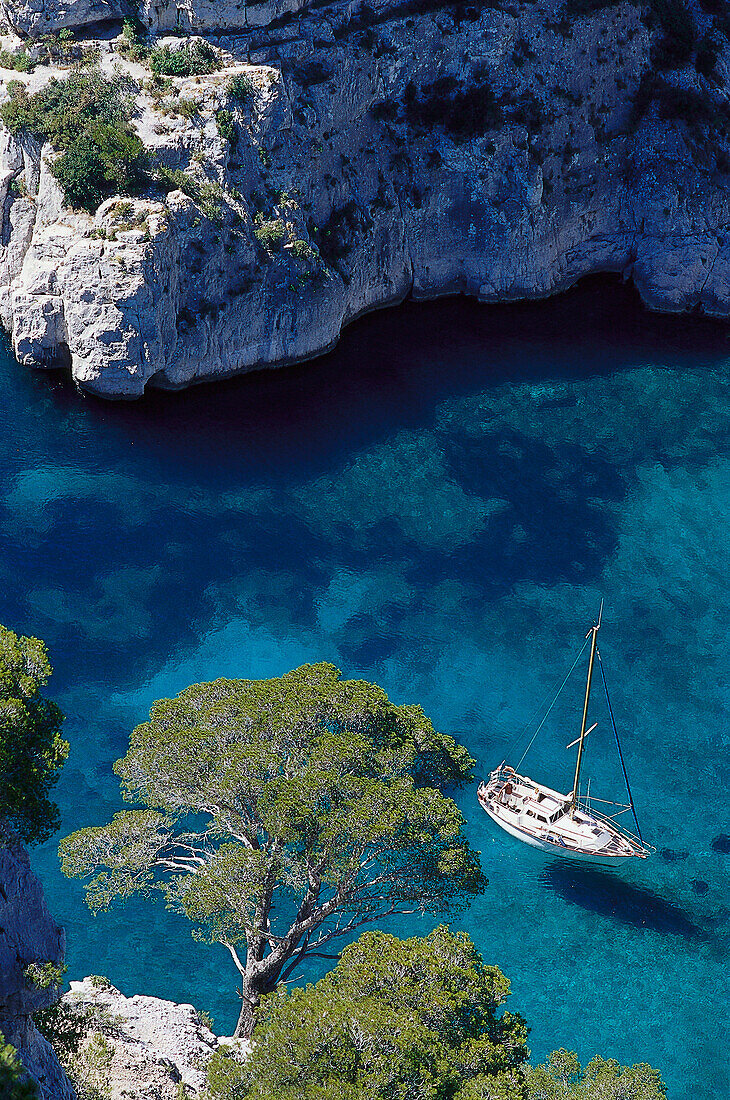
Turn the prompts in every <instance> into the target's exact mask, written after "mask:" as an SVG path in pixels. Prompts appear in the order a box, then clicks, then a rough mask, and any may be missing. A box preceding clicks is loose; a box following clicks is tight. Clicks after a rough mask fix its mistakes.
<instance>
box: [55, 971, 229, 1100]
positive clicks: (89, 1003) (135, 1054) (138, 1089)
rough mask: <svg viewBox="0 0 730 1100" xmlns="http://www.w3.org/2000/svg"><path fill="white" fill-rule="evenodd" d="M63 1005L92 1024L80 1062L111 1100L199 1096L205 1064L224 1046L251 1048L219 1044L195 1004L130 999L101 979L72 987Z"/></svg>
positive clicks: (219, 1041) (88, 980)
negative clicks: (92, 1053)
mask: <svg viewBox="0 0 730 1100" xmlns="http://www.w3.org/2000/svg"><path fill="white" fill-rule="evenodd" d="M62 1003H63V1006H64V1008H65V1009H66V1010H67V1011H69V1012H71V1013H74V1014H79V1013H80V1014H83V1015H84V1016H85V1017H86V1019H87V1020H89V1021H90V1030H89V1033H88V1035H87V1037H86V1039H85V1041H84V1046H83V1048H82V1056H81V1061H82V1063H84V1062H85V1066H86V1075H87V1078H88V1077H89V1076H94V1077H95V1078H96V1081H95V1083H96V1084H97V1087H98V1086H99V1085H101V1086H102V1090H103V1092H104V1094H105V1095H107V1096H108V1097H109V1098H110V1100H179V1098H180V1097H181V1096H187V1097H196V1096H200V1095H201V1094H202V1093H203V1092H204V1089H205V1069H206V1065H207V1063H208V1061H209V1059H210V1057H211V1055H212V1054H213V1053H214V1051H215V1050H217V1049H218V1047H219V1046H220V1045H221V1043H226V1044H233V1045H235V1046H236V1048H237V1049H238V1051H239V1053H240V1054H243V1055H245V1053H246V1051H247V1049H248V1044H247V1043H245V1042H243V1041H242V1040H236V1039H218V1038H217V1037H216V1036H215V1035H214V1034H213V1032H212V1031H211V1030H210V1028H208V1027H207V1026H206V1024H205V1023H203V1022H202V1020H201V1018H200V1016H199V1015H198V1013H197V1012H196V1011H195V1009H194V1008H193V1007H192V1005H184V1004H183V1005H178V1004H174V1003H173V1002H172V1001H164V1000H161V999H160V998H159V997H125V996H124V994H122V993H120V992H119V990H118V989H115V988H114V986H112V985H110V984H109V983H108V982H105V981H104V980H103V979H99V978H85V979H84V980H83V981H82V982H71V990H70V992H69V993H66V994H65V995H64V997H63V1002H62ZM99 1040H101V1043H99ZM94 1042H96V1044H97V1045H96V1048H95V1057H94V1059H93V1061H91V1062H90V1061H89V1059H86V1060H84V1058H83V1050H84V1049H85V1050H88V1049H89V1044H90V1043H91V1044H93V1043H94ZM92 1049H94V1048H92ZM92 1067H93V1068H92Z"/></svg>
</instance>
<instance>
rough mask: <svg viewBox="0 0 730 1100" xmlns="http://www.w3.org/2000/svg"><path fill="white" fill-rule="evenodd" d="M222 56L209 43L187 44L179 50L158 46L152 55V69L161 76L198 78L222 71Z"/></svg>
mask: <svg viewBox="0 0 730 1100" xmlns="http://www.w3.org/2000/svg"><path fill="white" fill-rule="evenodd" d="M220 67H221V62H220V55H219V53H218V51H217V50H216V49H215V47H214V46H211V45H210V43H209V42H204V41H200V40H197V39H196V40H195V41H193V42H185V43H184V45H182V46H181V47H180V49H178V50H171V49H170V47H169V46H156V47H155V48H154V50H152V52H151V54H150V68H151V69H152V72H153V73H155V74H157V75H159V76H196V75H202V74H204V73H214V72H215V71H216V69H220Z"/></svg>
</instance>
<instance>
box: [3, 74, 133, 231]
mask: <svg viewBox="0 0 730 1100" xmlns="http://www.w3.org/2000/svg"><path fill="white" fill-rule="evenodd" d="M8 91H9V93H10V96H11V98H10V101H9V102H8V103H4V104H3V105H2V107H0V118H2V121H3V122H4V123H5V125H6V126H7V127H8V129H9V130H10V131H11V133H13V134H17V133H20V132H21V131H22V130H26V131H28V132H29V133H31V134H33V135H34V136H35V137H36V138H38V139H39V140H46V141H48V142H50V144H51V145H52V146H53V147H54V149H58V150H60V151H62V153H63V155H62V156H60V157H58V159H57V160H55V161H54V163H53V164H52V165H51V171H52V172H53V174H54V176H56V178H57V179H58V181H59V183H60V184H61V187H62V189H63V193H64V195H65V197H66V200H67V202H69V203H71V205H72V206H77V207H82V208H83V209H85V210H89V211H92V212H93V211H94V210H96V208H97V206H98V205H99V203H101V202H102V201H103V200H104V199H105V198H107V197H108V196H109V195H113V194H133V193H134V192H135V191H137V190H139V188H140V186H142V184H143V183H144V182H145V176H144V167H145V150H144V146H143V145H142V142H141V141H140V139H139V138H138V137H137V135H136V134H135V133H134V132H133V130H132V128H131V127H130V125H129V121H128V117H129V107H128V105H127V103H126V102H125V98H124V85H123V82H122V81H120V80H108V79H106V77H104V76H102V74H101V73H100V72H99V71H98V70H91V71H85V72H84V71H78V72H72V73H70V74H69V76H68V78H67V79H66V80H56V79H54V80H51V81H50V82H49V83H48V84H47V85H46V86H45V87H44V88H42V89H41V91H39V92H36V93H35V95H28V93H27V91H26V89H25V86H24V85H23V84H22V83H21V82H20V81H11V82H10V84H9V85H8Z"/></svg>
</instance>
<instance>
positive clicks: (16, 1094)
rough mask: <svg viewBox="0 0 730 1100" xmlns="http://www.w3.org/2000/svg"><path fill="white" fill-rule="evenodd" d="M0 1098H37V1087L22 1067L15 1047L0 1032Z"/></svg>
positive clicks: (21, 1099) (29, 1099)
mask: <svg viewBox="0 0 730 1100" xmlns="http://www.w3.org/2000/svg"><path fill="white" fill-rule="evenodd" d="M0 1100H38V1089H37V1088H36V1085H35V1083H34V1082H33V1081H31V1080H30V1079H29V1078H28V1077H27V1076H26V1073H25V1071H24V1069H23V1064H22V1062H21V1061H20V1059H19V1058H18V1052H17V1051H16V1049H15V1047H11V1046H10V1044H9V1043H6V1042H5V1040H4V1038H3V1035H2V1034H0Z"/></svg>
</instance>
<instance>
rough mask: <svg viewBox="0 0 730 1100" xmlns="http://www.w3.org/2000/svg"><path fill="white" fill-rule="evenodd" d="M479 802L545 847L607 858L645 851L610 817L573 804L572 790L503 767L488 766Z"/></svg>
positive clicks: (522, 835)
mask: <svg viewBox="0 0 730 1100" xmlns="http://www.w3.org/2000/svg"><path fill="white" fill-rule="evenodd" d="M479 802H480V803H481V805H482V808H483V809H484V810H485V811H486V812H487V813H488V814H489V816H490V817H491V818H492V820H493V821H495V822H496V823H497V824H498V825H500V826H501V827H502V828H503V829H505V830H506V831H507V832H509V833H510V834H511V835H512V836H515V837H516V838H517V839H519V840H524V841H526V842H527V843H530V844H532V845H533V846H534V847H538V848H542V849H543V850H547V851H550V850H553V851H555V852H558V853H561V854H564V855H576V856H581V857H584V858H590V857H594V858H603V859H605V860H607V861H609V862H612V861H613V860H616V859H623V858H626V857H631V856H638V857H640V858H642V857H644V856H645V855H646V854H647V851H646V849H645V848H644V846H643V845H642V844H640V843H639V842H638V841H637V840H635V839H634V838H633V837H632V836H631V835H630V834H628V833H625V832H624V831H623V830H622V829H620V828H619V827H618V826H617V825H616V824H615V822H613V821H612V820H611V819H610V818H607V817H605V816H604V815H603V814H599V813H596V812H594V811H592V810H590V809H589V808H587V807H585V806H583V805H580V804H579V805H578V806H577V807H576V808H575V809H573V808H572V803H571V797H570V795H564V794H561V793H560V792H559V791H554V790H552V789H551V788H550V787H545V786H544V785H543V784H540V783H536V782H535V781H534V780H532V779H530V778H529V777H528V776H521V775H517V774H516V773H514V772H511V771H510V770H508V769H505V768H498V769H497V770H496V771H494V772H492V774H491V775H490V777H489V781H488V782H487V783H483V784H482V785H481V787H480V788H479Z"/></svg>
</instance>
